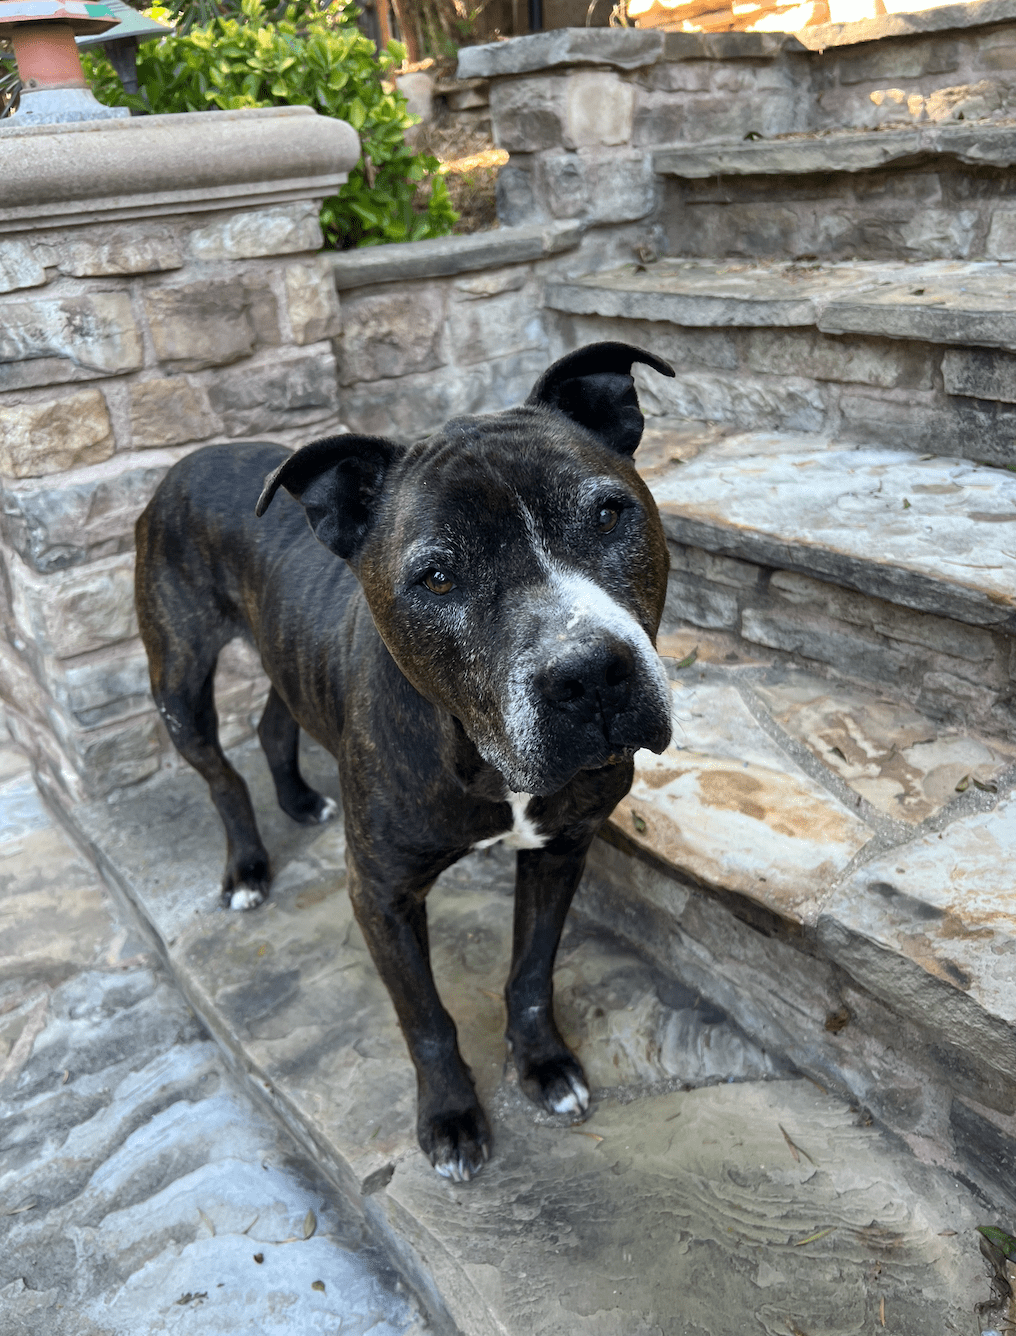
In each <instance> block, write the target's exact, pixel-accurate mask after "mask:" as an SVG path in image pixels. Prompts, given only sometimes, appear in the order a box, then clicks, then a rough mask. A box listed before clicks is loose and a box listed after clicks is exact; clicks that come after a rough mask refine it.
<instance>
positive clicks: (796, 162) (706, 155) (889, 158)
mask: <svg viewBox="0 0 1016 1336" xmlns="http://www.w3.org/2000/svg"><path fill="white" fill-rule="evenodd" d="M942 156H949V157H952V158H955V159H956V160H957V161H959V162H961V163H964V164H967V165H969V166H973V167H1011V166H1012V165H1013V163H1016V126H1014V125H998V124H993V123H991V122H985V123H982V124H979V123H973V122H964V123H963V124H945V125H921V126H915V127H914V129H903V130H840V131H834V132H832V133H821V132H818V133H802V134H799V135H786V136H783V137H782V138H779V139H752V140H747V141H745V140H740V139H735V140H729V139H718V140H715V141H714V142H712V143H703V144H673V145H668V146H667V147H664V148H658V149H656V150H655V151H654V153H653V170H654V171H656V172H658V173H659V174H660V175H661V176H676V177H682V178H684V179H686V180H702V179H705V178H708V177H717V176H718V177H723V176H808V175H815V174H817V173H821V174H823V175H828V174H829V173H835V172H865V171H877V170H879V169H880V168H884V167H888V166H893V165H907V166H912V165H913V164H915V163H917V162H920V161H922V160H926V159H929V158H936V157H942Z"/></svg>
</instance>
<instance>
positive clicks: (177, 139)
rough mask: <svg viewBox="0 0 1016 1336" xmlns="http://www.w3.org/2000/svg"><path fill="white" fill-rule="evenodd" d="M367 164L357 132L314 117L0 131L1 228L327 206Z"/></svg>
mask: <svg viewBox="0 0 1016 1336" xmlns="http://www.w3.org/2000/svg"><path fill="white" fill-rule="evenodd" d="M359 156H360V141H359V138H358V137H357V135H356V132H355V131H354V130H353V129H352V127H351V126H349V125H347V124H346V122H345V121H338V120H334V119H332V118H330V117H325V116H318V115H317V113H316V112H314V111H313V110H312V109H311V108H309V107H266V108H258V109H254V110H243V111H217V112H202V113H197V112H194V113H190V114H177V115H160V116H141V117H136V118H131V119H127V120H116V121H89V122H79V123H76V124H71V125H44V126H42V125H40V126H29V127H24V128H20V127H17V126H14V127H11V128H0V180H2V181H3V183H4V189H3V196H2V198H0V227H2V228H3V229H4V230H5V231H8V232H11V231H24V230H27V229H31V228H35V227H39V226H45V225H46V224H47V223H50V222H54V221H60V222H62V223H64V224H68V223H70V224H73V223H84V222H99V221H101V222H106V221H112V220H115V219H121V218H141V217H148V216H151V215H159V216H169V215H172V214H177V213H194V212H202V211H208V210H213V209H222V208H224V207H227V206H228V207H231V208H240V207H243V206H244V205H245V204H246V205H250V204H259V205H265V204H267V203H278V202H282V201H286V200H293V199H308V198H321V199H323V198H324V197H326V196H327V195H331V194H334V193H335V191H336V190H337V189H338V187H339V186H340V185H341V184H342V183H343V182H344V181H345V180H346V177H347V175H348V172H349V169H350V168H351V167H352V166H353V165H354V164H355V163H356V161H357V159H358V158H359Z"/></svg>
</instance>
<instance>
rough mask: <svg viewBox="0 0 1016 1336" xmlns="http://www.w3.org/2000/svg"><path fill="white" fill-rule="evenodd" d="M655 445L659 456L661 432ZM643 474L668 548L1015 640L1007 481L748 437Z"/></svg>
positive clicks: (899, 456) (899, 455)
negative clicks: (768, 570)
mask: <svg viewBox="0 0 1016 1336" xmlns="http://www.w3.org/2000/svg"><path fill="white" fill-rule="evenodd" d="M675 434H676V433H675ZM650 436H651V439H650V446H651V448H652V447H653V446H655V447H656V449H657V451H659V450H660V449H661V445H662V442H663V441H665V440H666V438H667V436H668V432H667V431H666V429H664V428H660V427H658V428H656V429H655V431H651V433H650ZM656 457H657V458H659V455H658V454H657V456H656ZM646 473H647V475H648V476H647V481H649V483H650V485H651V487H652V490H653V494H654V496H655V498H656V501H657V504H658V505H659V507H660V513H661V515H662V517H663V522H664V527H665V529H666V531H667V535H668V538H670V539H671V540H672V541H673V542H674V543H678V544H681V545H683V546H686V547H695V548H704V549H705V550H706V551H709V552H714V553H718V554H722V555H723V556H727V557H734V558H737V559H738V560H741V561H748V562H752V563H754V564H755V565H757V566H763V567H776V568H778V569H782V570H785V571H795V572H799V573H800V574H802V575H805V576H812V577H815V578H817V579H819V580H826V581H830V582H832V583H834V584H837V585H843V586H845V587H846V588H848V589H855V590H858V591H859V592H861V593H864V594H869V595H871V596H872V597H873V598H878V599H883V600H885V601H887V602H890V603H894V604H897V605H900V606H901V607H904V608H912V609H915V610H917V611H920V612H926V613H931V614H933V615H934V616H937V617H948V618H951V619H954V620H956V621H960V622H966V623H968V624H969V625H971V626H979V627H986V628H991V629H992V630H998V631H1004V632H1008V633H1012V632H1013V631H1016V477H1014V476H1013V474H1012V473H1011V472H1009V471H1008V470H1006V469H997V468H990V467H986V466H984V465H980V464H974V463H969V462H967V461H966V460H962V459H950V458H946V457H940V456H932V457H930V458H929V457H922V456H918V455H914V454H911V453H910V452H908V451H904V450H886V449H874V448H872V447H870V446H860V445H856V444H853V443H851V442H850V441H836V440H830V439H829V438H822V437H816V436H809V435H805V434H800V435H795V434H791V433H777V432H743V433H737V434H733V435H730V436H728V437H725V438H723V439H721V440H719V441H717V442H715V443H713V444H711V445H709V446H707V448H706V449H704V450H703V451H702V453H701V454H699V455H698V456H697V457H696V458H694V459H691V460H690V461H689V462H687V463H681V464H678V465H676V466H675V465H674V464H671V465H670V467H669V468H668V467H666V466H664V465H660V464H657V465H656V467H655V468H654V467H653V466H652V465H650V466H649V467H648V468H647V470H646ZM873 536H877V539H876V540H875V541H873ZM733 575H734V572H731V573H730V574H728V576H727V579H726V580H724V578H723V576H722V574H721V575H720V576H719V581H718V582H719V583H720V584H726V585H727V586H728V587H729V586H730V585H731V582H732V579H731V577H732V576H733ZM747 578H748V577H747V574H745V580H746V581H747ZM830 597H831V595H830ZM900 629H901V630H902V629H903V628H902V626H901V628H900ZM962 646H963V642H962V640H960V641H959V643H958V644H957V646H956V650H957V652H960V653H962V652H963V647H962ZM971 652H973V651H972V646H971Z"/></svg>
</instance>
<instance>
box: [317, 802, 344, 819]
mask: <svg viewBox="0 0 1016 1336" xmlns="http://www.w3.org/2000/svg"><path fill="white" fill-rule="evenodd" d="M338 810H339V804H338V803H337V802H336V801H335V799H334V798H325V800H324V806H323V807H322V808H321V812H320V814H319V816H318V822H319V824H320V825H322V826H323V825H324V824H325V822H326V821H331V819H332V817H333V816H334V815H335V813H336V812H337V811H338Z"/></svg>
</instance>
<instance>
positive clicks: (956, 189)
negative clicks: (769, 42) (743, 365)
mask: <svg viewBox="0 0 1016 1336" xmlns="http://www.w3.org/2000/svg"><path fill="white" fill-rule="evenodd" d="M819 144H821V141H819ZM1011 181H1012V176H1011V172H1009V171H1007V170H1005V169H1003V168H1000V167H981V168H975V167H966V166H962V165H960V164H958V163H956V161H955V159H952V160H950V159H949V158H937V159H935V160H934V161H931V162H927V163H926V164H925V165H916V166H896V167H893V168H888V169H884V170H879V171H866V172H832V171H830V172H829V173H817V172H815V173H809V174H808V175H799V176H770V175H766V176H761V175H760V176H737V177H735V176H724V177H722V178H720V179H717V178H716V177H713V178H711V179H708V180H701V181H694V180H679V179H671V180H668V181H667V182H666V183H665V185H664V188H663V202H662V209H661V216H662V219H663V222H664V226H665V228H666V231H667V237H668V240H669V243H670V249H671V252H672V253H673V254H677V255H696V256H711V257H712V256H751V257H756V256H757V257H766V258H768V257H773V256H779V257H782V258H786V259H801V258H805V257H807V258H811V259H814V258H818V259H822V260H850V259H860V260H886V259H894V260H901V259H905V260H937V259H972V258H988V259H994V260H1009V259H1012V258H1014V257H1016V212H1013V210H1012V207H1011V201H1012V185H1011ZM1007 206H1008V207H1007Z"/></svg>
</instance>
